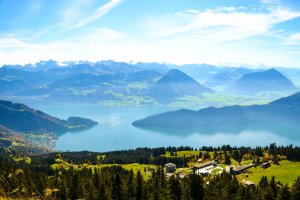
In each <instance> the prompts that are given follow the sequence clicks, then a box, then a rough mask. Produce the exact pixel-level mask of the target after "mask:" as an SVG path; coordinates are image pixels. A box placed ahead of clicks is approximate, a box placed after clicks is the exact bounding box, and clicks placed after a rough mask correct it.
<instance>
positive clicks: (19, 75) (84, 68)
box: [0, 60, 300, 105]
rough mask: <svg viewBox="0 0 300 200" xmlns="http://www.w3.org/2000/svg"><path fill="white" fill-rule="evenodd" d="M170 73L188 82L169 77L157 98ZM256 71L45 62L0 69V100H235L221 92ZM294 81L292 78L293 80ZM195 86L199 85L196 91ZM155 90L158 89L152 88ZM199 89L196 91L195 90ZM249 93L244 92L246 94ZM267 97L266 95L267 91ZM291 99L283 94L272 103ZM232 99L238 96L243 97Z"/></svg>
mask: <svg viewBox="0 0 300 200" xmlns="http://www.w3.org/2000/svg"><path fill="white" fill-rule="evenodd" d="M170 69H176V70H180V71H182V72H183V73H185V74H186V76H189V77H186V79H189V80H190V84H189V85H188V86H187V85H185V86H183V85H184V84H182V83H180V81H181V80H179V79H176V76H172V77H173V79H174V80H170V79H169V82H170V83H171V82H172V83H171V84H169V85H168V84H166V85H165V86H164V87H166V88H165V89H166V90H165V91H167V92H161V93H159V92H158V91H159V90H160V89H159V88H163V87H162V85H163V84H161V81H162V80H164V79H162V78H163V77H164V76H167V75H168V72H169V71H170ZM280 70H281V71H285V72H286V73H285V74H289V75H290V74H292V73H291V70H292V69H289V70H287V69H283V68H280ZM295 70H296V69H293V70H292V71H293V72H295ZM257 71H261V70H257V69H252V68H243V67H241V68H233V67H216V66H213V65H207V64H189V65H182V66H177V65H172V64H163V63H141V62H140V63H125V62H115V61H111V60H109V61H100V62H96V63H92V62H87V61H79V62H63V63H58V62H56V61H53V60H49V61H41V62H39V63H36V64H27V65H24V66H21V65H5V66H3V67H2V68H0V83H1V84H0V90H1V92H2V95H1V96H0V98H2V99H8V100H11V99H13V100H14V101H22V102H24V100H25V101H26V100H28V101H33V102H34V101H39V102H60V103H66V102H68V103H69V102H73V103H98V102H111V103H113V102H127V103H128V104H134V105H136V104H138V105H139V104H147V105H148V104H152V105H153V104H156V103H163V104H165V103H167V104H168V103H170V102H175V101H177V100H178V98H190V99H191V100H192V99H193V97H195V98H194V99H198V100H197V101H199V100H200V99H201V98H205V97H202V96H201V93H203V91H205V90H206V92H210V91H211V90H209V89H208V88H204V87H207V86H209V88H212V89H216V91H219V93H220V94H222V93H223V94H226V93H229V95H235V93H234V92H232V91H230V89H229V90H226V89H227V88H228V87H229V88H230V86H232V85H234V84H235V83H236V82H238V79H239V78H241V76H243V75H245V74H247V73H249V72H250V73H252V72H257ZM296 72H297V70H296ZM299 73H300V70H299ZM295 79H296V78H295V76H293V80H295ZM299 79H300V77H299ZM296 80H297V79H296ZM176 81H177V83H176ZM199 83H200V84H201V83H204V84H202V86H200V85H199ZM157 85H160V86H158V87H156V86H157ZM200 87H201V88H202V89H199V88H200ZM224 89H225V91H224ZM250 89H251V88H250ZM250 89H247V88H245V89H244V90H249V91H250ZM202 90H203V91H202ZM155 91H156V92H155ZM267 91H268V92H269V90H267ZM168 92H169V93H170V94H168ZM280 92H281V91H280ZM291 93H292V92H290V91H286V90H284V91H283V93H279V94H277V95H276V97H281V96H283V95H287V94H291ZM238 95H241V96H243V95H244V94H238ZM164 96H165V97H164ZM167 96H169V97H167ZM273 96H274V95H273ZM276 97H275V98H276ZM259 98H260V97H259ZM268 98H271V99H272V95H271V97H270V95H269V97H268ZM273 99H274V98H273ZM192 101H193V100H192ZM26 102H27V101H26ZM118 104H119V103H118Z"/></svg>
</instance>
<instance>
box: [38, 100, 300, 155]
mask: <svg viewBox="0 0 300 200" xmlns="http://www.w3.org/2000/svg"><path fill="white" fill-rule="evenodd" d="M35 107H36V108H37V109H40V110H42V111H44V112H46V113H49V114H51V115H55V116H57V117H60V118H63V119H66V118H67V117H68V116H82V117H87V118H90V119H93V120H95V121H97V122H98V123H99V124H98V125H96V126H95V127H93V128H91V129H87V130H82V131H79V132H68V133H66V134H64V135H62V136H60V137H59V138H58V141H57V144H56V147H55V149H57V150H62V151H67V150H69V151H83V150H89V151H112V150H122V149H132V148H137V147H161V146H182V145H184V146H185V145H189V146H192V147H195V148H199V147H200V146H203V145H206V146H210V145H211V146H219V145H223V144H229V145H232V146H241V145H243V146H265V145H268V144H270V143H272V142H275V143H277V144H279V145H288V144H291V143H292V144H293V145H299V144H300V136H299V135H297V133H291V134H285V135H282V134H281V135H280V134H278V133H277V132H276V131H275V132H274V131H273V132H271V131H268V130H265V128H264V129H263V130H260V129H259V127H256V128H255V131H254V130H247V129H245V130H242V131H240V132H239V133H236V132H227V133H221V132H216V133H211V134H203V133H196V132H195V133H183V132H180V131H179V132H176V133H174V132H173V131H170V132H166V131H164V132H160V131H149V130H143V129H139V128H135V127H133V126H132V125H131V123H132V122H133V121H134V120H137V119H140V118H143V117H146V116H149V115H152V114H156V113H161V112H165V111H170V110H174V107H164V106H156V107H154V106H153V107H103V106H101V105H94V104H88V105H83V104H68V105H66V104H57V105H49V106H47V105H38V106H35ZM175 109H176V108H175ZM190 109H194V110H197V109H199V108H190ZM290 130H291V129H290Z"/></svg>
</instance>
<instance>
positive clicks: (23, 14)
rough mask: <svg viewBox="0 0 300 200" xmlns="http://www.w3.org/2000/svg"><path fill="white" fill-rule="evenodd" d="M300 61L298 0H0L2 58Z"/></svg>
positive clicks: (4, 60)
mask: <svg viewBox="0 0 300 200" xmlns="http://www.w3.org/2000/svg"><path fill="white" fill-rule="evenodd" d="M49 59H54V60H57V61H69V60H73V61H76V60H88V61H91V62H95V61H99V60H115V61H125V62H138V61H142V62H164V63H174V64H187V63H208V64H215V65H237V66H238V65H243V64H248V65H253V66H260V65H268V66H283V67H300V1H299V0H0V65H2V64H26V63H35V62H37V61H40V60H49Z"/></svg>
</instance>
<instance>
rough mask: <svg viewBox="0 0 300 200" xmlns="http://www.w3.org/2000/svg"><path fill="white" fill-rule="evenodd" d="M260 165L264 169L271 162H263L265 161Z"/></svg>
mask: <svg viewBox="0 0 300 200" xmlns="http://www.w3.org/2000/svg"><path fill="white" fill-rule="evenodd" d="M260 166H261V168H264V169H266V168H268V167H270V166H271V163H270V162H265V163H263V164H261V165H260Z"/></svg>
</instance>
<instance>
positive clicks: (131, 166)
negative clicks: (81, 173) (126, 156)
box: [52, 158, 157, 180]
mask: <svg viewBox="0 0 300 200" xmlns="http://www.w3.org/2000/svg"><path fill="white" fill-rule="evenodd" d="M55 162H56V163H55V164H53V165H52V168H53V169H62V168H64V169H69V168H70V167H73V168H74V169H77V170H80V169H81V168H90V169H100V168H103V167H110V166H114V165H115V166H117V164H99V165H90V164H82V165H76V164H70V163H67V162H65V161H63V160H62V159H59V158H57V159H56V160H55ZM119 166H122V167H123V168H124V169H126V170H133V172H134V173H135V174H136V173H137V172H138V171H140V172H141V174H142V175H143V177H144V178H145V179H146V180H147V179H149V178H150V176H151V173H150V172H149V171H148V170H146V171H144V169H145V168H146V169H147V168H148V167H152V168H154V169H156V168H157V167H156V166H155V165H146V164H138V163H132V164H122V165H119Z"/></svg>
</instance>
